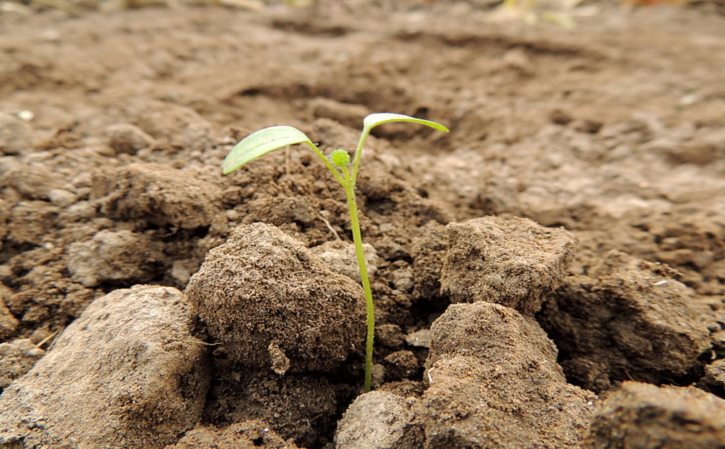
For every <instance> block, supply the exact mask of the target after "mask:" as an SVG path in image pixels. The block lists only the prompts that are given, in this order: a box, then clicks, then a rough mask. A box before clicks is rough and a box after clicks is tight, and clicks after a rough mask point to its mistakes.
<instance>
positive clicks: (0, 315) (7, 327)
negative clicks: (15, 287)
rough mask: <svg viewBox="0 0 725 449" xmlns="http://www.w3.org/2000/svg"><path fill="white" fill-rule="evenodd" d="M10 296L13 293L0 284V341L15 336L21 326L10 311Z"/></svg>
mask: <svg viewBox="0 0 725 449" xmlns="http://www.w3.org/2000/svg"><path fill="white" fill-rule="evenodd" d="M10 295H12V291H11V290H10V289H9V288H7V287H5V286H4V285H2V284H0V341H4V340H6V339H7V338H8V337H10V336H11V335H13V334H14V333H15V331H16V330H17V328H18V326H19V325H20V321H18V319H17V318H15V315H13V313H12V312H11V311H10V309H8V306H7V302H8V301H9V300H10Z"/></svg>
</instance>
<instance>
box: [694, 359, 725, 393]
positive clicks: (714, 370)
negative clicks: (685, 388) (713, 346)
mask: <svg viewBox="0 0 725 449" xmlns="http://www.w3.org/2000/svg"><path fill="white" fill-rule="evenodd" d="M697 386H698V387H700V388H702V389H703V390H707V391H709V392H711V393H712V394H714V395H717V396H719V397H721V398H725V359H719V360H715V361H714V362H712V363H711V364H709V365H707V366H706V367H705V375H704V376H702V378H701V379H700V380H699V381H698V383H697Z"/></svg>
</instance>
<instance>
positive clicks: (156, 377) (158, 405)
mask: <svg viewBox="0 0 725 449" xmlns="http://www.w3.org/2000/svg"><path fill="white" fill-rule="evenodd" d="M191 321H192V320H191V315H190V313H189V306H188V305H187V302H186V299H185V298H184V295H183V294H182V293H181V292H179V291H178V290H176V289H172V288H168V287H154V286H137V287H134V288H132V289H129V290H116V291H114V292H113V293H110V294H108V295H106V296H104V297H102V298H99V299H97V300H95V301H94V302H93V303H92V304H91V305H90V306H88V308H87V309H86V310H85V311H84V312H83V314H82V315H81V316H80V317H79V318H78V319H77V320H76V321H75V322H73V323H72V324H71V325H70V326H68V328H67V329H66V330H65V331H64V332H63V334H62V335H61V336H60V337H59V338H58V340H57V341H56V342H55V345H54V346H53V348H52V349H51V350H50V351H49V352H48V353H47V354H46V355H45V356H44V357H43V358H42V359H41V360H40V361H38V363H37V364H36V365H35V367H34V368H33V369H32V370H31V371H30V372H28V373H27V374H26V375H25V376H23V377H22V378H20V379H18V380H16V381H15V382H13V383H12V384H11V385H10V386H9V387H8V388H7V389H6V390H5V391H4V393H3V395H2V397H0V409H1V410H3V413H2V414H0V442H13V441H15V442H22V443H19V444H20V446H18V447H23V448H34V447H57V448H65V447H70V446H69V444H71V442H74V443H72V446H73V447H75V445H78V446H80V447H105V448H117V449H121V448H140V447H144V448H163V447H164V446H165V445H167V444H170V443H172V442H175V441H176V440H177V438H178V435H179V434H180V433H183V432H185V431H186V430H188V429H190V428H192V427H193V426H194V425H195V424H196V423H197V422H198V420H199V419H200V418H201V413H202V408H203V406H204V399H205V396H206V390H207V385H208V381H209V378H208V367H207V363H206V361H205V354H206V347H205V346H204V345H203V344H202V342H201V341H199V340H198V339H196V338H194V337H192V336H191V325H192V323H191Z"/></svg>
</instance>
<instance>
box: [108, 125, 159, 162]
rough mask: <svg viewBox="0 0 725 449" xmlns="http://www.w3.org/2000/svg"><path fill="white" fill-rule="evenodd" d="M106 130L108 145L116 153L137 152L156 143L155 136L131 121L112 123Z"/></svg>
mask: <svg viewBox="0 0 725 449" xmlns="http://www.w3.org/2000/svg"><path fill="white" fill-rule="evenodd" d="M106 131H107V133H108V145H109V146H110V147H111V148H113V149H114V151H115V152H116V154H136V153H138V152H139V151H141V150H145V149H146V148H150V147H152V146H154V145H155V144H156V142H155V140H154V138H153V137H151V136H149V135H148V134H146V133H145V132H143V130H141V129H139V128H138V127H136V126H134V125H131V124H130V123H118V124H116V125H111V126H109V127H108V129H107V130H106Z"/></svg>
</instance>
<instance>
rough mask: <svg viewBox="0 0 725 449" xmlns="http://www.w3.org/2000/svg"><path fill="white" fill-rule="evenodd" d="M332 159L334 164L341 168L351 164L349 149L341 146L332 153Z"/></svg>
mask: <svg viewBox="0 0 725 449" xmlns="http://www.w3.org/2000/svg"><path fill="white" fill-rule="evenodd" d="M330 159H331V160H332V163H333V164H335V165H337V166H338V167H340V168H343V167H347V166H348V165H350V155H349V154H347V151H345V150H343V149H340V148H338V149H337V150H335V151H333V152H332V153H330Z"/></svg>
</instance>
